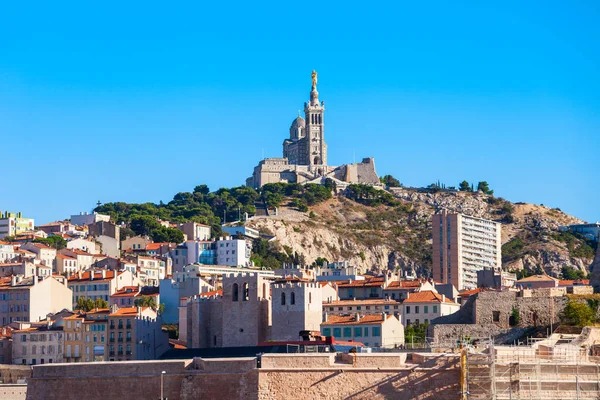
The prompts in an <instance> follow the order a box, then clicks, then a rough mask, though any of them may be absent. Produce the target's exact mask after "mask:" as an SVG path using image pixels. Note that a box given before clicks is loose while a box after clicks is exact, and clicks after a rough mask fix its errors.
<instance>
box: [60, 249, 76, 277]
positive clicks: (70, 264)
mask: <svg viewBox="0 0 600 400" xmlns="http://www.w3.org/2000/svg"><path fill="white" fill-rule="evenodd" d="M77 271H79V264H78V263H77V258H76V257H71V256H68V255H66V254H57V255H56V272H57V273H59V274H61V275H63V274H66V276H69V275H72V274H74V273H76V272H77Z"/></svg>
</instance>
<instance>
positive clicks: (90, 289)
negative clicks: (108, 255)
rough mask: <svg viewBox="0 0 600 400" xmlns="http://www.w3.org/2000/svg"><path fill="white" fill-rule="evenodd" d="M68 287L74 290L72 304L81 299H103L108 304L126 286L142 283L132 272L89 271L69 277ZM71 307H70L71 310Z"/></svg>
mask: <svg viewBox="0 0 600 400" xmlns="http://www.w3.org/2000/svg"><path fill="white" fill-rule="evenodd" d="M67 282H68V286H69V288H70V289H71V290H72V292H71V293H72V299H71V304H72V306H73V307H74V306H75V305H76V304H77V300H79V298H88V299H92V300H96V299H102V300H104V301H106V302H108V301H109V300H110V296H111V295H112V294H114V293H115V292H116V291H117V290H119V289H122V288H123V287H125V286H138V285H141V284H142V282H141V281H140V280H139V279H138V278H137V277H136V276H135V275H134V274H132V273H131V271H110V270H104V269H103V270H88V271H84V272H81V271H79V272H78V273H77V274H73V275H71V276H69V278H68V280H67ZM70 307H71V305H70V306H69V308H70Z"/></svg>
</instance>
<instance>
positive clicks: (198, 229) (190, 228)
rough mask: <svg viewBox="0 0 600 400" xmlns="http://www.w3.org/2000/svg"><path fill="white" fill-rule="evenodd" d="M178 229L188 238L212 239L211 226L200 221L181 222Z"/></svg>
mask: <svg viewBox="0 0 600 400" xmlns="http://www.w3.org/2000/svg"><path fill="white" fill-rule="evenodd" d="M177 229H179V230H180V231H182V232H183V234H184V235H186V237H187V240H210V237H211V227H210V226H209V225H204V224H199V223H198V222H186V223H184V224H179V225H178V226H177Z"/></svg>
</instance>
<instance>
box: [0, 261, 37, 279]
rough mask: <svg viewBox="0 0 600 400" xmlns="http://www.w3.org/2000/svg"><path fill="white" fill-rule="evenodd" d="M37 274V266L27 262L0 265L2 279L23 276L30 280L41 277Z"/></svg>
mask: <svg viewBox="0 0 600 400" xmlns="http://www.w3.org/2000/svg"><path fill="white" fill-rule="evenodd" d="M36 272H37V268H36V265H35V264H33V263H31V262H27V261H23V262H17V263H4V264H0V277H7V276H8V277H10V276H13V275H21V276H23V277H24V278H28V277H30V276H34V275H38V276H40V275H39V274H36Z"/></svg>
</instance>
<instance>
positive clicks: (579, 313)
mask: <svg viewBox="0 0 600 400" xmlns="http://www.w3.org/2000/svg"><path fill="white" fill-rule="evenodd" d="M595 320H596V312H595V310H593V309H592V307H590V306H589V304H587V303H581V302H578V301H576V300H569V301H568V302H567V305H566V306H565V309H564V310H563V312H562V315H561V321H562V322H563V323H564V324H567V325H574V326H589V325H592V324H593V323H594V321H595Z"/></svg>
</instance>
